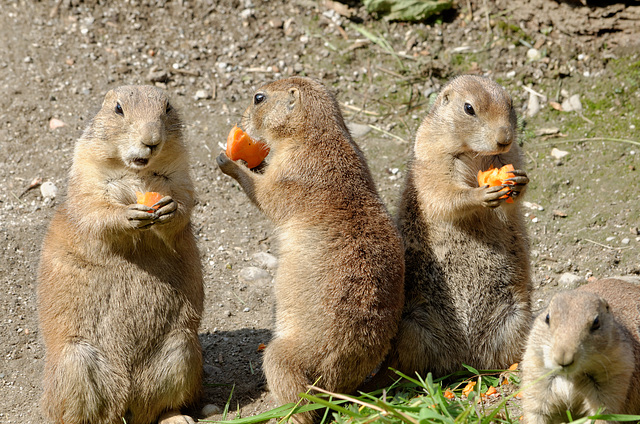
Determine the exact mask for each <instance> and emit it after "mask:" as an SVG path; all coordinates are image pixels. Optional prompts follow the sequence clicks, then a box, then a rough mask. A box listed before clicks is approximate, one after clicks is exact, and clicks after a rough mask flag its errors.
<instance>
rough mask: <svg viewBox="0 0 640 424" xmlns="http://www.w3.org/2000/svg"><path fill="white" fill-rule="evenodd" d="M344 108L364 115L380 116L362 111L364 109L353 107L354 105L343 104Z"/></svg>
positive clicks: (368, 111)
mask: <svg viewBox="0 0 640 424" xmlns="http://www.w3.org/2000/svg"><path fill="white" fill-rule="evenodd" d="M342 106H343V107H346V108H347V109H351V110H354V111H356V112H361V113H364V114H365V115H371V116H380V114H379V113H378V112H372V111H370V110H366V109H362V108H359V107H357V106H353V105H348V104H346V103H342Z"/></svg>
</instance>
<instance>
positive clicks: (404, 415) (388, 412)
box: [309, 386, 418, 424]
mask: <svg viewBox="0 0 640 424" xmlns="http://www.w3.org/2000/svg"><path fill="white" fill-rule="evenodd" d="M309 388H310V389H312V390H315V391H318V392H320V393H324V394H327V395H329V396H332V397H336V398H338V399H343V400H346V401H349V402H353V403H357V404H358V405H362V406H366V407H367V408H371V409H374V410H376V411H378V412H380V413H381V414H382V415H385V416H386V415H389V414H393V415H399V416H400V418H401V419H402V418H404V419H403V421H409V422H411V423H415V424H418V420H416V419H415V418H413V417H410V416H408V415H407V414H405V413H403V412H400V411H398V410H392V411H389V410H386V409H384V408H381V407H379V406H377V405H373V404H371V403H367V402H364V401H361V400H360V399H357V398H354V397H351V396H345V395H341V394H339V393H332V392H330V391H328V390H324V389H321V388H319V387H316V386H309Z"/></svg>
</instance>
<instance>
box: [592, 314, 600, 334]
mask: <svg viewBox="0 0 640 424" xmlns="http://www.w3.org/2000/svg"><path fill="white" fill-rule="evenodd" d="M598 328H600V317H596V319H594V320H593V323H592V324H591V331H596V330H597V329H598Z"/></svg>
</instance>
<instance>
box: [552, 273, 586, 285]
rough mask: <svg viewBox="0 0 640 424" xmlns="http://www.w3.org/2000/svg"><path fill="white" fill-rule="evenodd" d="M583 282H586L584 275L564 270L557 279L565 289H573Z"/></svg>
mask: <svg viewBox="0 0 640 424" xmlns="http://www.w3.org/2000/svg"><path fill="white" fill-rule="evenodd" d="M584 282H586V280H585V278H584V277H581V276H579V275H576V274H572V273H570V272H565V273H564V274H562V275H561V276H560V278H559V279H558V285H560V286H562V287H564V288H567V289H574V288H576V287H578V286H579V285H580V284H582V283H584Z"/></svg>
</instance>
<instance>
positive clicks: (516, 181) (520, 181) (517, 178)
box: [504, 169, 529, 198]
mask: <svg viewBox="0 0 640 424" xmlns="http://www.w3.org/2000/svg"><path fill="white" fill-rule="evenodd" d="M510 173H511V174H513V175H514V177H510V178H507V179H505V180H504V181H511V182H513V184H511V183H509V185H508V186H507V187H508V188H509V196H510V197H514V198H515V197H518V196H519V195H520V193H521V192H522V191H523V190H524V188H525V186H526V185H527V184H529V177H527V173H526V172H525V171H523V170H522V169H516V170H514V171H511V172H510Z"/></svg>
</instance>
